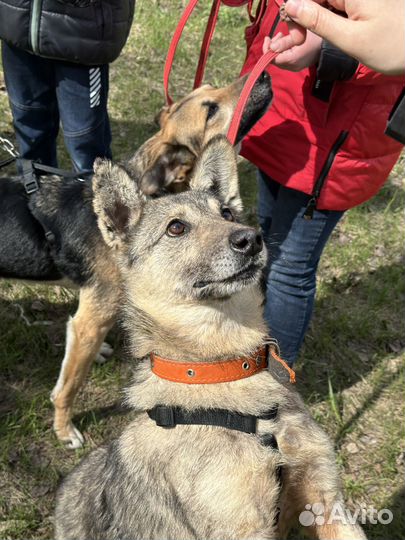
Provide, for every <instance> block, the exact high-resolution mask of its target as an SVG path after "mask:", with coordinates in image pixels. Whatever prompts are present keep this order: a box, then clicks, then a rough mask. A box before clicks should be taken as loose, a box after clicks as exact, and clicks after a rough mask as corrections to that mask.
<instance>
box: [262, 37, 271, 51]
mask: <svg viewBox="0 0 405 540" xmlns="http://www.w3.org/2000/svg"><path fill="white" fill-rule="evenodd" d="M270 43H271V39H270V38H269V36H266V37H265V38H264V41H263V46H262V53H263V54H266V53H267V52H269V50H270Z"/></svg>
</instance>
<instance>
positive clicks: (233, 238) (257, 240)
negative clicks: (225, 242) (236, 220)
mask: <svg viewBox="0 0 405 540" xmlns="http://www.w3.org/2000/svg"><path fill="white" fill-rule="evenodd" d="M229 244H230V246H231V249H232V250H233V251H236V252H238V253H243V254H244V255H256V254H257V253H260V252H261V250H262V249H263V237H262V235H261V234H260V233H258V232H257V231H255V229H238V230H237V231H234V232H233V233H231V235H230V236H229Z"/></svg>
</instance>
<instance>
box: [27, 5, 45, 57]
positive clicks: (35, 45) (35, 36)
mask: <svg viewBox="0 0 405 540" xmlns="http://www.w3.org/2000/svg"><path fill="white" fill-rule="evenodd" d="M41 9H42V0H33V2H32V9H31V21H30V42H31V48H32V52H34V53H35V54H39V21H40V18H41Z"/></svg>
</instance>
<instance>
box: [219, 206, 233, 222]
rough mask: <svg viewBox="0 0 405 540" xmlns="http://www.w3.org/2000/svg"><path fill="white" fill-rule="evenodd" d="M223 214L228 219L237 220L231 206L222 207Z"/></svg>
mask: <svg viewBox="0 0 405 540" xmlns="http://www.w3.org/2000/svg"><path fill="white" fill-rule="evenodd" d="M221 216H222V217H223V218H224V219H226V221H235V218H234V217H233V214H232V212H231V211H230V210H229V208H226V207H224V208H221Z"/></svg>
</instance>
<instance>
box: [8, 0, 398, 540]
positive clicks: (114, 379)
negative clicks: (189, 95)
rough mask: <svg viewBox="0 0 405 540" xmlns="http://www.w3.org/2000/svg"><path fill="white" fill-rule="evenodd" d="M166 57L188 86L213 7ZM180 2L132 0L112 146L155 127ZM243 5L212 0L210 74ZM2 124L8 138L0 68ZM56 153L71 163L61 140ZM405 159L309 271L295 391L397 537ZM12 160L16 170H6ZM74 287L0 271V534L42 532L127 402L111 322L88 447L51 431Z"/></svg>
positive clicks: (48, 533)
mask: <svg viewBox="0 0 405 540" xmlns="http://www.w3.org/2000/svg"><path fill="white" fill-rule="evenodd" d="M201 4H203V5H201V6H199V7H198V8H197V10H196V15H195V16H193V18H192V20H191V21H190V24H189V26H188V27H187V32H186V33H185V35H184V38H183V40H182V43H181V46H180V49H179V54H178V55H177V57H176V62H175V66H174V69H173V76H172V80H171V92H172V93H173V94H174V97H176V96H181V95H183V94H185V93H186V92H188V91H189V90H190V88H191V83H190V81H192V77H193V68H194V67H195V65H196V62H197V56H198V43H199V42H200V36H201V33H202V31H203V27H204V20H206V18H207V16H208V12H209V7H208V4H209V3H201ZM182 5H183V2H181V1H176V0H153V1H146V0H139V1H138V4H137V12H136V17H135V21H134V24H133V27H132V31H131V35H130V38H129V40H128V43H127V45H126V47H125V49H124V51H123V53H122V55H121V56H120V58H119V59H118V60H117V61H116V62H115V63H114V64H113V65H112V66H111V90H110V115H111V120H112V129H113V151H114V156H115V158H116V159H122V158H125V157H126V156H128V155H130V154H131V153H132V152H133V151H134V149H136V148H137V147H138V146H139V145H140V144H141V143H142V142H143V141H144V140H145V139H146V138H148V137H149V136H150V135H151V134H152V133H153V132H154V131H155V129H156V128H155V125H154V123H153V118H154V116H155V115H156V113H157V111H158V110H159V108H160V107H161V106H162V105H163V102H164V99H163V87H162V71H163V62H164V57H165V53H166V50H167V45H168V40H169V37H170V35H171V34H172V32H173V29H174V26H175V23H176V21H177V19H178V17H179V12H180V9H181V8H182ZM246 23H247V21H246V17H245V16H244V15H243V9H242V10H238V9H230V8H226V7H223V8H221V16H220V20H219V24H218V29H217V32H216V34H215V37H214V40H213V45H212V54H211V56H210V59H209V65H208V69H207V75H206V79H207V80H209V81H211V82H213V83H214V84H218V85H224V84H226V83H228V82H230V81H231V80H232V79H234V78H235V76H236V75H237V73H238V70H239V68H240V66H241V63H242V61H243V58H244V48H243V43H242V31H243V27H244V26H245V25H246ZM0 111H1V114H0V134H1V135H2V136H8V137H9V138H11V139H13V132H12V125H11V115H10V112H9V108H8V102H7V96H6V93H5V89H4V82H3V78H2V74H1V71H0ZM61 165H62V166H66V165H68V161H67V157H66V153H65V152H64V151H63V149H62V141H61ZM404 168H405V161H404V159H402V160H401V161H400V162H399V163H398V165H397V166H396V168H395V170H394V172H393V174H392V175H391V178H390V180H389V182H387V184H386V185H385V187H384V188H383V189H382V191H381V192H380V193H379V195H378V196H376V197H375V198H374V199H372V200H371V201H369V202H368V203H367V204H365V205H362V206H361V207H359V208H355V209H353V210H351V211H349V212H348V213H347V214H346V216H345V218H344V219H343V221H342V222H341V224H340V225H339V227H338V228H337V230H336V231H335V233H334V234H333V237H332V239H331V241H330V243H329V245H328V247H327V250H326V253H325V255H324V257H323V261H322V264H321V267H320V270H319V282H318V296H317V302H316V309H315V315H314V319H313V321H312V324H311V328H310V331H309V333H308V335H307V338H306V342H305V347H304V349H303V351H302V354H301V359H300V362H299V364H298V366H297V372H298V373H297V375H298V381H299V384H298V386H299V390H300V392H301V393H302V394H303V396H304V399H305V400H306V402H307V403H308V406H309V407H310V409H311V411H312V413H313V415H314V416H315V418H316V419H317V421H318V422H320V424H322V426H323V427H324V428H325V429H326V430H327V432H328V433H329V435H330V436H331V437H332V439H333V440H334V441H335V444H336V449H337V459H338V463H339V466H340V468H341V473H342V479H343V485H344V489H345V495H346V498H347V500H348V504H349V506H350V507H351V508H352V509H355V508H358V507H359V505H361V504H364V505H366V506H367V507H371V506H373V507H375V508H376V509H382V508H389V509H391V510H392V511H393V514H394V519H393V522H392V523H391V524H389V525H384V526H383V525H378V524H376V525H372V524H367V525H366V526H365V529H366V532H367V535H368V537H369V538H371V539H376V540H377V539H379V540H385V539H392V540H395V539H398V540H399V539H402V538H404V536H405V522H404V514H403V512H402V507H403V503H404V488H403V475H404V468H405V465H404V458H403V453H402V454H401V452H403V450H404V422H403V413H404V404H403V389H404V360H405V356H404V348H405V335H404V325H403V321H404V320H405V317H404V315H405V313H404V312H405V308H404V306H405V303H404V299H405V279H404V245H403V230H404V215H403V208H404V199H405V195H404V176H405V175H404ZM10 171H12V169H10ZM240 173H241V187H242V194H243V198H244V202H245V207H246V208H247V214H248V216H250V218H251V219H253V220H254V216H255V210H254V207H255V197H256V189H255V180H254V171H253V168H252V167H251V166H250V165H249V164H247V163H246V162H241V164H240ZM76 301H77V300H76V294H75V293H73V292H71V291H68V290H66V289H63V288H61V287H47V286H35V285H33V286H28V285H25V284H17V283H12V282H2V283H1V284H0V335H1V336H2V339H1V345H2V354H1V357H0V538H10V539H19V538H25V539H28V538H33V539H34V538H35V539H43V538H52V536H53V532H52V531H53V529H52V512H53V507H54V493H55V488H56V486H57V483H58V481H59V479H60V478H61V477H62V476H63V475H65V474H66V473H67V472H68V471H69V470H70V469H71V468H72V467H73V465H74V464H75V463H77V462H78V461H79V460H80V458H81V457H82V456H83V455H84V454H85V453H87V452H88V451H89V450H90V449H92V448H94V447H95V446H97V445H99V444H101V443H102V442H103V441H105V440H109V439H111V437H113V436H115V435H116V434H117V433H119V432H120V431H121V429H122V426H123V425H125V424H126V423H127V422H128V420H129V418H130V413H128V411H126V410H125V409H123V408H122V406H121V405H120V403H121V401H120V400H121V390H122V388H123V387H124V386H125V385H126V384H127V383H128V380H129V377H130V374H131V362H130V360H129V359H128V358H126V356H125V354H124V353H123V347H122V343H123V336H122V335H121V333H120V330H119V329H115V330H114V331H113V332H112V334H111V335H110V338H109V341H110V342H111V343H112V344H114V346H115V354H114V357H113V359H112V360H111V361H109V362H108V363H107V364H105V365H102V366H99V365H95V366H94V368H93V370H92V372H91V375H90V377H89V382H88V384H87V385H86V387H85V389H84V390H83V391H82V393H81V394H80V397H79V399H78V400H77V404H76V409H75V410H76V411H77V413H76V416H75V419H74V420H75V423H76V424H77V426H78V427H79V428H80V429H81V430H82V432H84V434H85V437H86V441H87V446H86V448H85V449H83V450H80V451H78V452H69V451H67V450H66V449H65V448H64V447H62V446H61V445H60V444H59V443H58V442H57V441H56V439H55V437H54V436H53V433H52V429H51V425H52V406H51V404H50V402H49V394H50V391H51V389H52V387H53V384H54V383H55V381H56V378H57V374H58V370H59V366H60V362H61V358H62V356H63V344H64V332H65V324H66V319H67V316H68V315H69V314H72V313H73V312H74V310H75V307H76Z"/></svg>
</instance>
